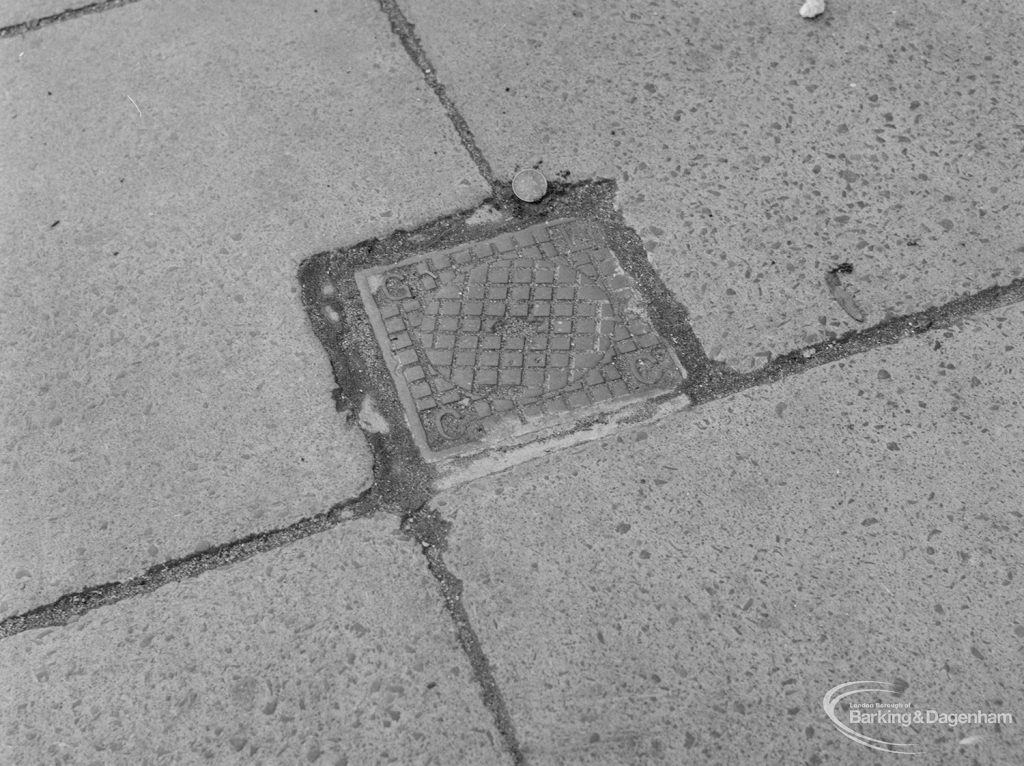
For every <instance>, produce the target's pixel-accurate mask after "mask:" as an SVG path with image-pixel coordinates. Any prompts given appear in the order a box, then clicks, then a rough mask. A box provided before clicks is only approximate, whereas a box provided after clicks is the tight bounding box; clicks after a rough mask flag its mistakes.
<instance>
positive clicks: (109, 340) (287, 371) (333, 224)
mask: <svg viewBox="0 0 1024 766" xmlns="http://www.w3.org/2000/svg"><path fill="white" fill-rule="evenodd" d="M314 10H316V12H314ZM0 61H2V66H0V70H2V74H0V78H2V79H0V82H2V88H0V91H2V95H0V103H2V112H3V114H4V115H5V117H4V127H3V137H4V140H3V141H2V142H0V144H2V145H3V149H0V174H2V175H3V177H4V178H5V179H6V182H5V183H4V184H3V187H2V191H0V219H2V221H3V225H2V230H0V231H2V233H0V249H2V251H3V258H2V266H0V269H2V271H0V285H2V286H0V290H2V300H0V332H2V335H3V337H4V344H3V348H2V351H0V392H2V394H3V396H2V397H0V423H2V444H3V448H2V450H0V562H3V563H2V565H0V617H2V616H6V615H8V614H11V613H15V612H19V611H23V610H25V609H27V608H30V607H32V606H36V605H38V604H41V603H45V602H48V601H50V600H52V599H54V598H56V597H57V596H59V595H60V594H62V593H65V592H68V591H74V590H78V589H80V588H82V587H83V586H86V585H95V584H99V583H103V582H107V581H111V580H117V579H123V578H125V577H128V576H132V575H135V574H138V573H140V572H141V571H142V570H143V569H144V568H145V567H147V566H149V565H152V564H155V563H158V562H162V561H165V560H167V559H170V558H173V557H176V556H180V555H183V554H186V553H189V552H191V551H193V550H195V549H196V548H198V547H204V546H206V545H209V544H212V543H218V542H225V541H228V540H232V539H235V538H238V537H241V536H243V535H247V534H251V533H253V532H257V531H260V530H263V529H268V528H276V527H280V526H282V525H286V524H288V523H290V522H292V521H295V520H297V519H299V518H302V517H306V516H309V515H311V514H314V513H318V512H320V511H324V510H326V509H327V508H328V507H329V506H330V505H331V504H333V503H335V502H338V501H341V500H344V499H346V498H347V497H349V496H352V495H354V494H356V493H358V492H359V491H360V490H362V489H363V488H364V487H365V486H367V483H368V481H369V478H370V456H369V452H368V450H367V448H366V446H365V444H364V441H363V438H362V436H361V434H360V433H359V432H358V430H354V429H348V428H346V427H345V426H344V424H343V422H342V420H341V418H340V417H339V416H338V415H336V414H335V412H334V407H333V403H332V401H331V398H330V391H331V389H332V387H333V382H332V379H331V373H330V369H329V365H328V364H327V361H326V359H325V357H324V354H323V352H322V350H321V348H320V347H319V345H318V343H317V342H316V340H315V338H314V336H313V334H312V332H311V331H310V329H309V327H308V322H307V320H306V317H305V315H304V313H303V310H302V307H301V305H300V301H299V296H298V285H297V281H296V278H295V271H296V267H297V264H298V263H299V261H300V259H301V258H302V257H304V256H306V255H309V254H311V253H314V252H317V251H318V250H324V249H327V248H330V247H336V246H339V245H342V244H346V243H353V242H356V241H358V240H360V239H362V238H364V237H367V236H372V235H376V234H382V233H385V232H388V231H391V230H392V229H393V228H395V227H401V226H413V225H416V224H417V223H420V222H422V221H424V220H426V219H429V218H432V217H434V216H436V215H439V214H441V213H445V212H450V211H451V210H453V209H458V208H463V207H468V206H471V205H472V204H474V203H475V202H476V201H478V200H479V199H480V198H482V197H483V196H485V195H486V193H487V187H486V186H485V185H484V184H483V182H482V181H481V180H480V178H479V176H478V175H477V173H476V169H475V166H474V165H473V164H472V162H471V161H470V160H469V158H468V157H467V156H466V154H465V152H464V150H463V149H462V147H461V145H460V144H459V142H458V139H457V137H456V135H455V133H454V131H453V130H452V128H451V125H450V123H449V122H448V120H447V119H446V117H445V116H444V113H443V111H442V109H441V107H440V106H439V105H438V104H437V102H436V99H435V98H434V96H433V94H432V93H431V92H430V91H429V89H427V88H425V86H424V85H423V83H422V77H421V75H420V73H419V72H418V71H417V70H416V68H415V67H414V66H413V65H412V64H411V62H410V61H409V59H408V56H407V55H406V53H405V51H404V50H403V49H402V48H401V46H400V44H399V43H398V42H396V40H395V38H394V36H393V35H392V34H391V32H390V29H389V27H388V23H387V20H386V18H385V17H384V15H383V14H382V13H381V12H380V10H379V8H378V7H377V6H376V4H375V3H372V2H369V1H367V2H359V3H341V2H334V3H328V2H319V0H318V1H317V2H312V1H308V2H307V1H306V0H303V2H299V3H288V4H281V3H276V2H269V1H261V2H254V3H244V4H237V3H236V4H227V5H225V4H220V3H213V4H211V3H206V2H200V1H199V0H185V1H184V2H143V3H137V4H134V5H130V6H126V7H123V8H119V9H116V10H113V11H109V12H106V13H99V14H93V15H89V16H84V17H81V18H77V19H74V20H71V21H67V22H63V23H60V24H56V25H52V26H48V27H46V28H44V29H41V30H39V31H37V32H33V33H31V34H28V35H25V36H23V37H16V38H10V39H6V40H2V41H0ZM57 221H59V223H56V222H57Z"/></svg>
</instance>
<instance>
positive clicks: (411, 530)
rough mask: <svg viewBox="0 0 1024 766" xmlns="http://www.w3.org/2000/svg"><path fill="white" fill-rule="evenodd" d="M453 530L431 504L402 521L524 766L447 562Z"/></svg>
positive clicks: (514, 754) (517, 759)
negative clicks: (449, 535)
mask: <svg viewBox="0 0 1024 766" xmlns="http://www.w3.org/2000/svg"><path fill="white" fill-rule="evenodd" d="M451 527H452V525H451V522H449V521H446V520H444V519H443V518H441V516H440V514H439V513H438V512H437V511H436V510H435V509H434V508H432V507H430V505H429V504H424V505H423V506H421V507H420V508H418V509H416V510H415V511H414V512H412V513H410V514H408V515H406V516H405V518H403V520H402V526H401V529H402V531H403V532H405V533H406V535H408V537H409V538H410V539H412V540H413V541H415V543H416V544H417V545H419V546H420V548H421V549H422V551H423V555H424V557H425V558H426V561H427V568H428V570H429V571H430V574H431V575H432V576H433V577H434V579H435V580H437V583H438V587H439V588H440V590H441V596H442V598H443V599H444V606H445V611H447V612H448V616H449V617H451V620H452V624H453V626H454V628H455V635H456V639H457V640H458V642H459V646H460V648H461V649H462V651H463V652H464V653H465V654H466V657H467V658H468V660H469V664H470V667H471V668H472V669H473V679H474V680H475V681H476V682H477V684H478V685H479V687H480V696H481V699H482V700H483V703H484V705H485V706H486V707H487V709H488V711H490V713H491V716H492V717H493V719H494V726H495V728H496V729H497V730H498V733H499V734H500V735H501V738H502V741H503V742H504V744H505V749H506V750H507V751H508V753H509V754H510V755H511V756H512V762H513V763H514V764H515V765H516V766H525V764H526V762H527V761H526V756H525V755H524V754H523V751H522V748H521V747H520V745H519V738H518V736H517V734H516V729H515V725H514V724H513V722H512V716H511V714H510V713H509V710H508V705H506V703H505V698H504V696H503V695H502V692H501V689H500V688H499V686H498V682H497V679H496V678H495V676H494V671H493V669H492V667H491V662H490V660H489V659H488V658H487V655H486V654H485V653H484V650H483V647H482V646H481V644H480V638H479V637H478V636H477V634H476V631H475V630H474V629H473V625H472V623H471V622H470V620H469V614H468V613H467V611H466V607H465V606H464V605H463V603H462V594H463V584H462V580H461V579H459V578H458V577H457V576H455V574H453V573H452V571H451V570H450V569H449V568H448V565H447V564H446V563H445V560H444V553H445V551H446V550H447V549H448V533H449V532H450V531H451Z"/></svg>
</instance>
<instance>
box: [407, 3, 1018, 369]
mask: <svg viewBox="0 0 1024 766" xmlns="http://www.w3.org/2000/svg"><path fill="white" fill-rule="evenodd" d="M401 5H402V6H403V7H404V8H406V12H407V14H408V16H409V18H410V21H412V22H413V23H415V24H416V32H417V34H418V35H419V36H420V38H421V39H422V42H423V45H424V47H425V48H426V49H427V51H428V52H429V53H430V56H431V61H432V62H433V64H434V65H435V67H436V70H437V73H438V77H439V78H440V80H441V82H443V83H445V84H446V86H447V87H448V92H449V94H450V95H451V96H452V98H454V99H455V101H456V103H458V105H459V107H460V109H461V110H462V113H463V115H464V116H465V117H466V119H467V121H468V123H469V126H470V128H471V129H472V130H473V132H474V134H475V136H476V138H477V141H478V143H479V144H480V146H481V148H482V149H483V151H484V154H485V155H486V156H487V157H488V158H489V160H490V161H491V163H492V164H493V165H494V167H495V170H496V172H498V174H499V175H502V176H505V177H510V176H511V174H512V172H513V171H514V170H515V169H516V168H519V167H523V166H526V165H529V164H533V163H534V162H535V161H538V160H542V161H543V164H542V165H541V168H542V169H543V170H544V171H545V172H546V174H547V175H548V177H549V179H553V178H554V177H555V175H556V174H557V172H559V171H563V170H568V171H570V172H571V173H572V176H570V177H577V176H587V175H590V174H600V175H614V176H616V177H617V178H618V179H619V180H620V182H621V194H620V204H621V207H622V209H623V211H624V214H625V216H626V219H627V220H628V221H630V223H632V224H633V225H634V226H635V227H636V228H637V230H638V231H639V232H640V233H641V235H642V236H643V237H644V239H645V241H646V243H647V247H648V249H649V252H650V255H651V258H652V261H653V262H654V264H655V265H656V266H657V268H658V269H659V270H660V272H661V274H662V277H663V278H664V279H665V281H666V283H667V284H668V285H669V286H670V287H671V288H672V289H673V290H674V291H675V292H676V294H677V295H678V296H679V298H680V299H681V300H682V302H683V303H684V304H685V305H686V306H687V307H688V308H689V310H690V311H691V314H692V318H693V323H694V327H695V329H696V331H697V334H698V336H699V337H700V338H701V340H702V342H703V343H704V345H705V348H706V349H707V350H708V351H709V353H711V355H712V356H713V357H715V358H717V359H722V360H724V361H726V362H727V363H729V364H730V365H732V366H733V367H735V368H738V369H741V370H748V369H752V368H754V367H756V366H759V365H760V364H763V363H764V362H765V361H766V360H767V359H768V358H769V355H770V354H777V353H779V352H783V351H788V350H791V349H792V348H795V347H799V346H802V345H806V344H809V343H812V342H816V341H818V340H822V339H824V338H826V337H828V336H829V335H830V334H834V333H840V334H841V333H842V332H844V331H846V330H848V329H851V328H854V327H857V326H859V325H858V324H857V323H856V322H855V321H854V320H853V319H851V318H850V317H849V316H848V315H847V314H846V313H845V312H844V311H843V310H842V309H841V308H840V307H839V306H838V304H837V303H835V302H834V301H833V300H832V298H831V297H830V295H829V292H828V290H827V289H826V287H825V285H824V283H823V277H824V274H825V272H826V270H828V269H830V268H832V267H833V266H835V265H836V264H839V263H843V262H849V263H851V264H852V265H853V267H854V271H853V274H852V275H850V276H849V277H845V278H844V283H845V284H846V285H848V286H849V288H850V289H852V291H853V292H854V293H855V298H856V301H857V302H858V304H859V306H860V308H861V309H862V310H863V311H864V313H865V314H866V315H867V316H866V321H867V323H868V324H873V323H876V322H878V321H879V320H881V319H883V318H884V317H886V316H887V315H889V314H893V313H895V314H904V313H908V312H911V311H916V310H920V309H923V308H925V307H928V306H931V305H934V304H938V303H942V302H945V301H948V300H950V299H951V298H953V297H955V296H957V295H959V294H962V293H966V292H973V291H976V290H978V289H981V288H984V287H988V286H989V285H992V284H995V283H1001V284H1002V283H1006V282H1007V281H1009V280H1010V279H1011V278H1012V277H1013V276H1019V275H1020V274H1021V273H1022V270H1024V238H1022V236H1021V233H1020V226H1019V222H1020V219H1021V216H1022V215H1024V159H1022V158H1024V151H1022V150H1024V87H1022V78H1024V71H1022V68H1021V61H1020V54H1019V51H1020V50H1021V49H1022V48H1024V5H1022V4H1021V3H1019V2H1015V0H997V1H996V2H990V3H980V4H979V3H962V2H960V1H959V0H934V1H933V0H909V1H908V2H900V3H892V2H886V1H883V0H856V2H842V1H840V0H837V1H836V2H830V3H829V4H828V10H827V11H826V13H825V15H824V16H822V17H820V18H819V19H817V20H815V21H807V20H805V19H802V18H800V16H799V15H798V9H799V7H800V2H799V1H798V0H790V1H789V2H779V1H778V0H770V1H769V0H755V1H754V2H729V3H721V2H712V1H711V0H699V1H698V2H691V3H675V2H672V3H669V2H665V1H662V0H654V1H653V2H648V3H644V4H643V5H642V7H641V6H639V5H638V4H636V3H632V2H626V1H625V0H620V1H618V2H607V3H598V4H593V3H583V2H572V3H543V2H537V1H536V0H531V1H528V2H515V3H508V2H505V1H504V0H484V1H483V2H466V1H465V0H441V1H438V0H405V1H404V2H402V3H401Z"/></svg>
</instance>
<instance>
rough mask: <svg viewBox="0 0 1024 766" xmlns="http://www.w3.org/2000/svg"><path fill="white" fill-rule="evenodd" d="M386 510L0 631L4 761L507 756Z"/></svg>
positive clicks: (334, 764) (423, 760)
mask: <svg viewBox="0 0 1024 766" xmlns="http://www.w3.org/2000/svg"><path fill="white" fill-rule="evenodd" d="M396 526H397V525H396V521H395V520H394V519H393V518H384V517H382V518H378V519H377V520H363V521H353V522H349V523H347V524H344V525H342V526H340V527H337V528H335V529H334V530H332V531H330V532H328V533H325V534H323V535H319V536H316V537H314V538H308V539H306V540H303V541H300V542H298V543H295V544H294V545H291V546H288V547H286V548H283V549H280V550H278V551H274V552H273V553H269V554H266V555H264V556H260V557H259V558H257V559H251V560H249V561H247V562H243V563H241V564H236V565H233V566H231V567H228V568H225V569H222V570H218V571H215V572H207V573H206V574H203V575H201V576H200V577H198V578H196V579H193V580H189V581H188V582H185V583H181V584H178V585H172V586H170V587H167V588H164V589H162V590H160V591H159V592H157V593H154V594H151V595H149V596H146V597H142V598H138V599H132V600H131V601H128V602H122V603H120V604H117V605H115V606H112V607H108V608H104V609H98V610H96V611H94V612H91V613H89V614H88V615H86V616H85V617H83V618H82V619H80V620H78V621H77V622H75V623H74V624H72V625H70V626H67V627H63V628H56V629H52V630H42V631H29V632H28V633H23V634H21V635H19V636H16V637H14V638H11V639H9V640H6V641H4V642H3V643H2V644H0V677H2V678H3V679H4V683H3V684H0V732H2V733H0V762H3V763H5V764H39V763H44V762H45V763H76V764H103V766H108V765H109V766H115V765H117V764H125V765H126V766H127V765H130V766H141V765H142V764H157V763H160V764H170V763H173V764H191V763H217V764H243V763H244V764H285V763H288V764H299V763H302V764H305V763H315V764H325V765H328V766H339V765H340V764H349V766H357V764H386V763H394V764H417V765H418V766H428V765H434V766H442V764H444V765H447V764H509V763H510V762H511V760H510V759H509V757H508V756H505V755H503V754H502V753H501V752H500V750H499V746H498V743H500V737H499V736H498V734H497V732H496V731H494V727H493V724H492V722H491V720H490V717H489V714H488V713H487V711H486V710H485V709H484V706H483V703H482V702H481V699H480V694H479V690H478V688H477V686H476V685H475V683H474V682H473V680H472V672H471V669H470V667H469V664H468V662H467V660H466V658H465V655H463V654H462V652H461V651H460V650H459V648H458V645H457V644H456V641H455V636H454V629H453V628H452V625H451V622H450V621H449V620H448V618H447V616H446V615H445V614H444V611H443V607H442V606H441V602H440V599H439V598H438V595H437V584H436V582H435V581H434V580H433V578H431V577H430V576H429V575H428V574H427V570H426V567H425V566H424V563H423V557H422V554H421V553H420V551H419V546H418V545H416V544H415V543H412V542H410V541H407V540H405V539H404V538H402V537H400V536H398V535H397V530H396Z"/></svg>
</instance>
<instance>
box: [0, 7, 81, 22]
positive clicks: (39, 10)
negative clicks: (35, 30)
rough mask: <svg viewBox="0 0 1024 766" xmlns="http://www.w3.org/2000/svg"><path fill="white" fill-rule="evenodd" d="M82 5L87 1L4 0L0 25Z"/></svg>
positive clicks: (44, 15)
mask: <svg viewBox="0 0 1024 766" xmlns="http://www.w3.org/2000/svg"><path fill="white" fill-rule="evenodd" d="M83 5H88V3H86V2H82V3H73V2H71V0H4V2H3V5H0V27H9V26H13V25H14V24H23V23H25V22H26V21H32V20H33V19H41V18H44V17H46V16H52V15H53V14H55V13H61V12H62V11H66V10H67V9H69V8H78V7H81V6H83Z"/></svg>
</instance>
